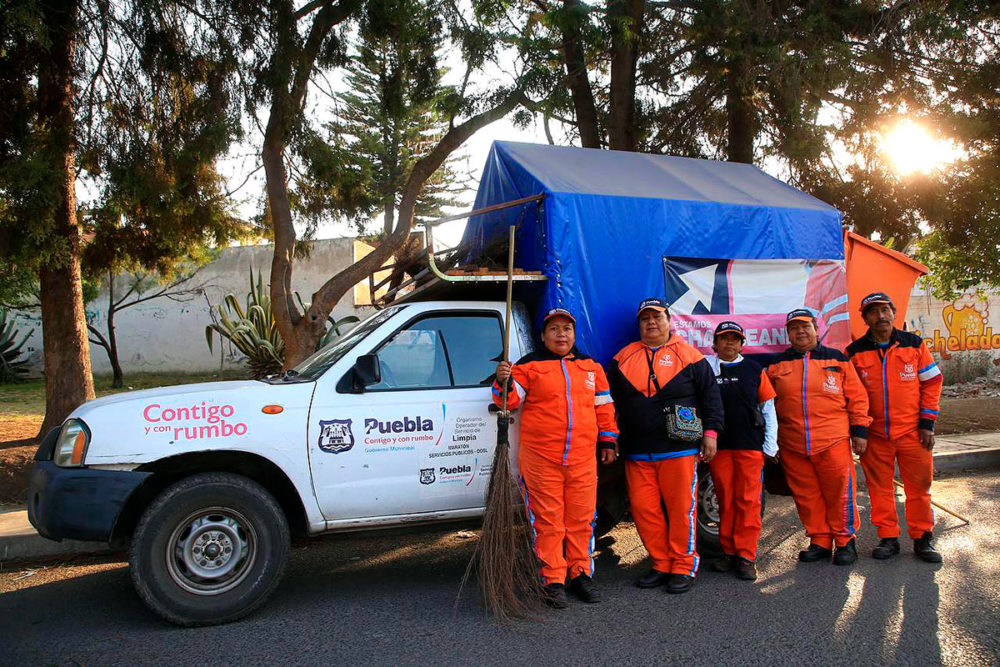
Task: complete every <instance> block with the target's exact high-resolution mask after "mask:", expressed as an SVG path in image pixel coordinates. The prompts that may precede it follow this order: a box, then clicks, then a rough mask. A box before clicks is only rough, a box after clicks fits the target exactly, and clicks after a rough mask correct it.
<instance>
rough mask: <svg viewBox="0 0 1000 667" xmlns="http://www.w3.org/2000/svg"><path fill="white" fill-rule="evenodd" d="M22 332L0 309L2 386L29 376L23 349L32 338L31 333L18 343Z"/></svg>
mask: <svg viewBox="0 0 1000 667" xmlns="http://www.w3.org/2000/svg"><path fill="white" fill-rule="evenodd" d="M19 333H20V332H19V331H18V330H17V327H16V326H14V320H13V319H11V320H10V321H9V322H8V321H7V311H6V310H4V309H2V308H0V384H3V383H8V382H17V381H19V380H21V379H23V378H24V376H26V375H27V374H28V360H27V359H22V358H21V354H22V352H21V348H22V347H24V344H25V343H26V342H27V341H28V339H29V338H31V334H32V333H33V332H31V331H29V332H28V333H26V334H24V336H23V337H21V340H20V341H18V340H17V337H18V334H19Z"/></svg>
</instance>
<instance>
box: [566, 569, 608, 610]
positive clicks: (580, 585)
mask: <svg viewBox="0 0 1000 667" xmlns="http://www.w3.org/2000/svg"><path fill="white" fill-rule="evenodd" d="M592 583H593V581H592V580H591V578H590V577H588V576H587V575H585V574H581V575H580V576H578V577H576V578H575V579H571V580H570V582H569V586H567V587H566V590H567V592H569V594H570V595H572V596H573V597H575V598H576V599H577V600H579V601H580V602H587V603H590V604H593V603H595V602H600V601H601V596H600V595H598V594H597V591H595V590H594V589H593V588H591V587H590V586H591V584H592Z"/></svg>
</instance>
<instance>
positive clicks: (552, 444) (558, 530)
mask: <svg viewBox="0 0 1000 667" xmlns="http://www.w3.org/2000/svg"><path fill="white" fill-rule="evenodd" d="M575 324H576V320H575V319H574V318H573V316H572V315H571V314H570V313H569V311H567V310H565V309H563V308H553V309H552V310H550V311H549V312H548V313H547V314H546V315H545V318H544V320H543V321H542V343H543V345H544V348H545V349H543V350H539V351H537V352H532V353H530V354H528V355H526V356H525V357H523V358H522V359H520V360H519V361H518V362H517V363H516V364H514V365H513V367H512V366H511V364H510V363H508V362H501V363H500V364H499V365H498V366H497V379H496V382H495V383H494V384H493V402H494V403H496V404H497V405H502V404H503V393H502V392H505V391H506V392H507V408H508V409H510V410H515V409H518V408H520V415H521V417H520V421H521V431H520V449H519V451H518V466H519V468H520V483H521V490H522V493H523V495H524V505H525V510H526V511H527V513H528V520H529V521H530V523H531V527H532V530H533V532H534V535H533V538H534V539H533V544H534V548H535V553H536V554H537V555H538V559H539V561H540V562H541V576H542V578H543V579H544V581H545V592H546V597H545V601H546V603H547V604H548V605H549V606H551V607H554V608H557V609H563V608H565V607H566V581H567V578H568V579H569V584H568V590H569V592H570V593H571V594H572V595H574V596H575V597H577V598H578V599H580V600H581V601H583V602H597V601H598V596H597V592H596V591H595V590H594V589H593V588H592V587H591V578H592V577H593V575H594V561H593V559H592V558H591V552H592V551H593V548H594V521H595V519H596V512H597V458H598V449H599V450H600V459H601V462H602V463H604V464H609V463H613V462H614V460H615V457H616V447H617V440H618V429H617V427H616V426H615V415H614V406H613V405H612V402H611V393H610V391H609V389H608V380H607V377H605V375H604V370H603V369H602V368H601V365H600V364H599V363H597V362H596V361H594V360H593V359H592V358H590V357H588V356H587V355H585V354H583V353H581V352H580V351H579V350H577V349H576V347H575V343H576V331H575ZM511 380H513V381H512V382H511Z"/></svg>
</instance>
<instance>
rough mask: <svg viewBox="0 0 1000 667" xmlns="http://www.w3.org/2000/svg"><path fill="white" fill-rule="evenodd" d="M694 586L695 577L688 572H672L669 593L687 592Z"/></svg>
mask: <svg viewBox="0 0 1000 667" xmlns="http://www.w3.org/2000/svg"><path fill="white" fill-rule="evenodd" d="M692 586H694V577H689V576H688V575H686V574H671V575H670V580H669V581H667V592H668V593H687V592H688V591H689V590H691V587H692Z"/></svg>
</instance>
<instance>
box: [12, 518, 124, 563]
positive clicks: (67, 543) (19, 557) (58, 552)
mask: <svg viewBox="0 0 1000 667" xmlns="http://www.w3.org/2000/svg"><path fill="white" fill-rule="evenodd" d="M29 528H30V525H29ZM110 551H111V547H109V546H108V545H107V544H105V543H104V542H80V541H79V540H63V541H62V542H56V541H54V540H49V539H46V538H44V537H42V536H41V535H39V534H38V533H35V534H34V535H30V534H20V535H4V536H0V564H4V565H6V564H7V563H8V562H11V561H23V560H29V559H35V558H49V557H52V556H64V555H79V554H98V553H106V552H110Z"/></svg>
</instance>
